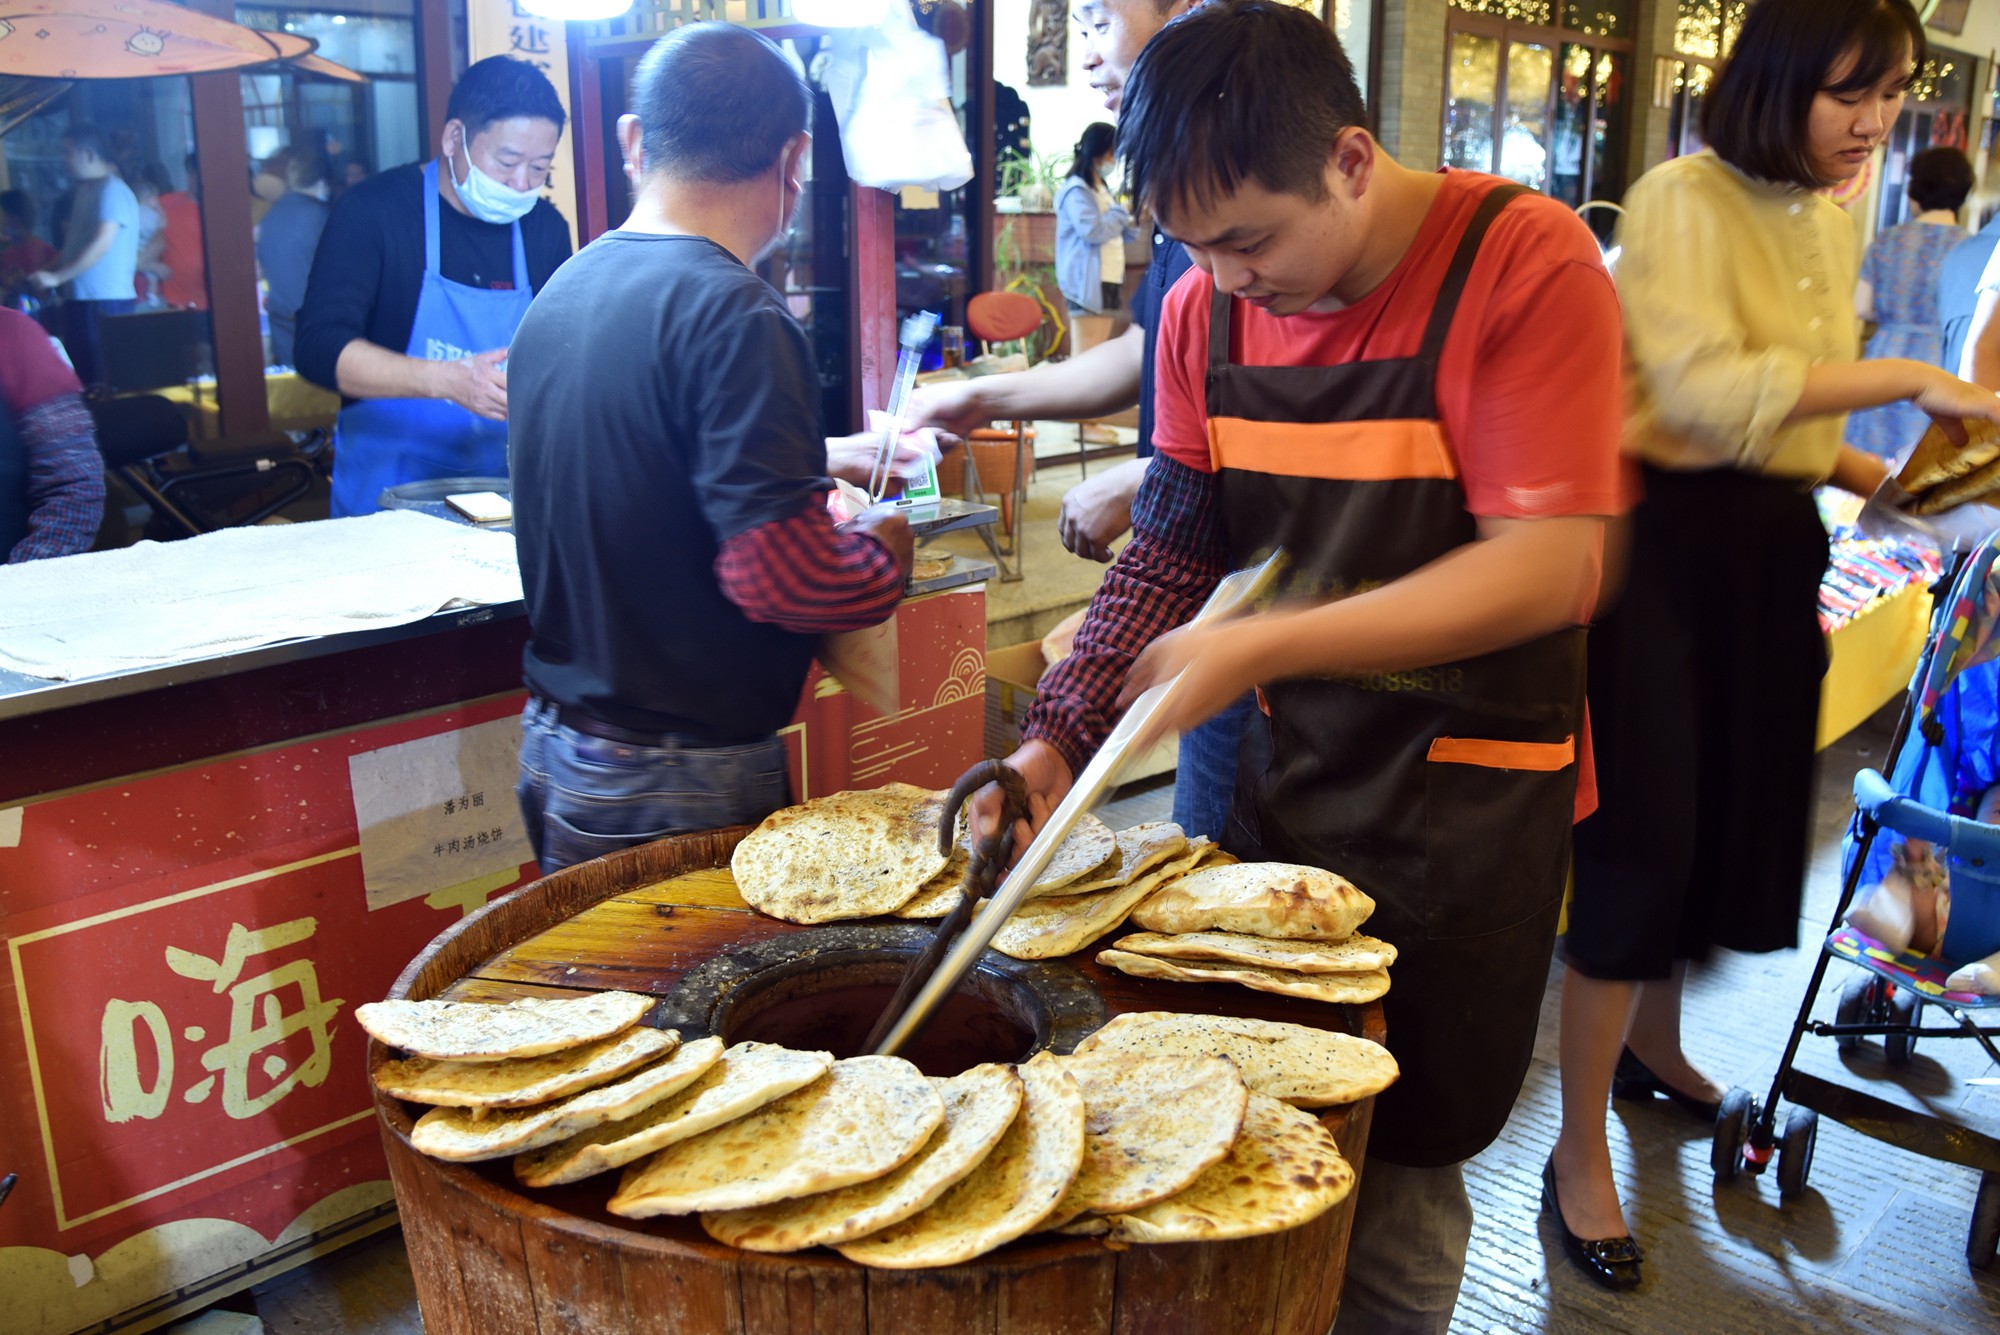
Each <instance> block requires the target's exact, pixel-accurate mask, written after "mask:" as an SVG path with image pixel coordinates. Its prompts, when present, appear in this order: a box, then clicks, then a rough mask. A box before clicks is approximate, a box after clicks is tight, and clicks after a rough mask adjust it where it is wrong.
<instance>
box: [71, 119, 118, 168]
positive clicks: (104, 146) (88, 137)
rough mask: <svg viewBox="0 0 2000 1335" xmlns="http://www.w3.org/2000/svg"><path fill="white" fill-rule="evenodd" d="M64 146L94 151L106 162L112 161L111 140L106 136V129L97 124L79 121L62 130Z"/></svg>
mask: <svg viewBox="0 0 2000 1335" xmlns="http://www.w3.org/2000/svg"><path fill="white" fill-rule="evenodd" d="M62 142H63V147H64V148H74V149H76V150H77V151H79V152H83V153H94V154H96V155H97V156H98V157H99V158H101V159H103V160H104V161H105V162H109V161H111V142H110V140H108V139H106V138H105V137H104V131H102V130H100V129H98V128H97V127H96V126H95V125H86V124H84V123H82V122H78V123H77V124H75V125H72V126H70V127H69V128H68V129H67V130H64V131H63V132H62Z"/></svg>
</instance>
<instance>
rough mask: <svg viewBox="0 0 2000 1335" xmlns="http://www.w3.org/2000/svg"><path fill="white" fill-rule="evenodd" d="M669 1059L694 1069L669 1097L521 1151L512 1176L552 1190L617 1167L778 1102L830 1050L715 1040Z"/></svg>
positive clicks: (825, 1060)
mask: <svg viewBox="0 0 2000 1335" xmlns="http://www.w3.org/2000/svg"><path fill="white" fill-rule="evenodd" d="M675 1055H676V1057H682V1056H685V1057H687V1058H688V1060H689V1061H690V1063H695V1062H699V1063H700V1064H699V1065H698V1066H697V1067H696V1069H695V1073H694V1075H693V1076H691V1077H690V1078H689V1080H688V1082H687V1083H686V1084H685V1085H683V1086H682V1087H681V1088H680V1089H679V1090H677V1091H675V1093H674V1094H673V1096H672V1097H670V1098H667V1099H663V1100H661V1101H660V1102H658V1103H656V1104H654V1105H653V1106H651V1107H649V1108H647V1109H645V1110H644V1111H642V1112H641V1113H639V1114H638V1115H637V1116H635V1117H628V1118H625V1119H623V1120H621V1121H617V1122H611V1123H607V1124H605V1125H603V1126H598V1127H595V1128H592V1129H591V1130H588V1131H585V1132H583V1133H582V1134H580V1135H576V1136H572V1137H570V1138H569V1139H567V1140H564V1141H562V1142H561V1143H560V1144H555V1145H551V1146H549V1147H548V1148H547V1149H545V1150H542V1151H540V1152H538V1153H535V1154H524V1155H522V1156H521V1157H520V1158H518V1159H516V1160H515V1161H514V1176H515V1177H516V1178H519V1179H520V1181H521V1182H522V1183H523V1184H524V1185H526V1186H530V1187H553V1186H558V1185H560V1184H562V1183H564V1182H579V1181H581V1180H583V1179H584V1178H586V1177H590V1176H592V1175H594V1174H597V1173H602V1172H605V1171H607V1170H609V1169H613V1168H622V1167H624V1166H625V1165H626V1164H628V1163H631V1162H632V1161H633V1160H634V1159H640V1158H644V1157H645V1156H646V1155H648V1154H651V1153H653V1152H654V1151H656V1150H660V1149H664V1148H665V1147H667V1146H668V1145H672V1144H674V1143H676V1142H678V1141H682V1140H686V1139H688V1138H689V1137H691V1136H698V1135H700V1134H701V1133H702V1132H704V1131H707V1130H709V1129H710V1128H712V1127H717V1126H721V1125H722V1124H723V1123H724V1122H732V1121H735V1120H736V1119H737V1118H739V1117H741V1116H743V1115H744V1114H746V1113H750V1112H754V1111H755V1110H756V1109H758V1108H761V1107H763V1106H764V1105H765V1104H767V1103H769V1102H771V1101H772V1100H773V1099H778V1098H783V1097H784V1096H785V1095H787V1094H789V1093H791V1092H792V1091H793V1090H795V1089H799V1088H801V1087H803V1086H805V1085H809V1084H811V1083H812V1082H813V1081H815V1080H817V1079H819V1078H820V1077H821V1076H823V1075H825V1074H826V1071H827V1068H828V1067H830V1066H832V1065H833V1054H832V1053H830V1052H793V1051H792V1050H791V1049H789V1048H782V1047H779V1046H778V1045H777V1044H775V1043H738V1044H736V1045H735V1046H734V1047H731V1048H729V1049H728V1050H727V1051H724V1049H723V1046H722V1040H721V1039H719V1038H704V1039H702V1040H701V1041H700V1042H697V1043H690V1044H688V1045H687V1046H686V1047H685V1048H682V1049H681V1051H680V1052H679V1053H677V1054H675Z"/></svg>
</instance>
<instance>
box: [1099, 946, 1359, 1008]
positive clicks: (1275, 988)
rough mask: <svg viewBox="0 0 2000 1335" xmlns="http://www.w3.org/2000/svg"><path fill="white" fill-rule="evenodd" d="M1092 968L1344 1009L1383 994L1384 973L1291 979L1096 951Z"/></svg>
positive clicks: (1250, 969)
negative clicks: (1238, 987)
mask: <svg viewBox="0 0 2000 1335" xmlns="http://www.w3.org/2000/svg"><path fill="white" fill-rule="evenodd" d="M1097 962H1098V963H1099V964H1102V965H1105V966H1107V967H1109V968H1113V969H1116V970H1118V972H1120V973H1128V974H1131V975H1132V976H1133V977H1134V978H1168V979H1172V980H1173V981H1174V982H1177V983H1241V984H1242V985H1243V986H1244V987H1247V988H1251V989H1252V990H1254V991H1258V992H1275V993H1277V994H1278V995H1280V996H1286V997H1304V998H1306V999H1307V1000H1308V1001H1328V1002H1334V1003H1338V1004H1342V1005H1349V1006H1356V1005H1360V1004H1361V1003H1362V1002H1364V1001H1373V1000H1375V998H1377V997H1379V996H1381V995H1383V994H1384V993H1385V992H1387V991H1388V990H1389V971H1388V970H1387V969H1370V970H1368V971H1367V972H1366V973H1293V972H1292V971H1291V970H1289V969H1260V968H1258V967H1257V966H1256V965H1254V964H1224V963H1222V962H1221V961H1214V962H1209V961H1201V960H1160V959H1154V958H1153V957H1152V956H1151V955H1134V954H1131V953H1129V952H1127V951H1123V950H1100V951H1098V952H1097Z"/></svg>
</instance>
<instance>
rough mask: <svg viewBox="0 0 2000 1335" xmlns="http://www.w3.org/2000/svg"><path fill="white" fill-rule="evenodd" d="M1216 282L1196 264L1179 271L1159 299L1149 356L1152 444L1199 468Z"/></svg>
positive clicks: (1203, 466)
mask: <svg viewBox="0 0 2000 1335" xmlns="http://www.w3.org/2000/svg"><path fill="white" fill-rule="evenodd" d="M1214 292H1215V284H1214V283H1213V282H1211V281H1210V280H1209V276H1208V275H1207V274H1206V273H1205V272H1203V271H1202V270H1200V269H1189V270H1188V271H1187V272H1186V273H1184V274H1182V275H1181V278H1180V281H1179V282H1177V283H1175V284H1174V286H1173V289H1172V290H1171V291H1169V292H1168V293H1167V295H1166V297H1165V299H1164V300H1163V301H1162V302H1161V303H1160V338H1159V346H1158V348H1157V349H1156V351H1155V356H1154V361H1153V448H1154V449H1156V450H1158V451H1159V452H1160V453H1161V454H1164V455H1166V456H1167V457H1168V458H1169V459H1172V460H1174V461H1175V462H1177V463H1183V464H1186V465H1187V466H1188V467H1189V468H1192V469H1195V470H1196V471H1198V472H1203V473H1212V472H1214V471H1215V465H1214V463H1213V462H1211V461H1210V458H1209V453H1208V317H1209V311H1210V309H1211V308H1210V306H1209V301H1210V299H1211V297H1212V295H1213V293H1214Z"/></svg>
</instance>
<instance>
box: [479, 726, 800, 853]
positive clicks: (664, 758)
mask: <svg viewBox="0 0 2000 1335" xmlns="http://www.w3.org/2000/svg"><path fill="white" fill-rule="evenodd" d="M514 792H515V795H516V796H518V797H519V798H520V799H521V814H522V815H523V816H525V817H526V818H527V825H528V839H529V842H531V843H532V844H533V845H534V848H535V859H536V861H538V862H540V863H541V866H542V874H543V875H544V876H546V875H548V874H550V873H552V872H557V871H560V870H562V869H563V868H564V867H568V866H571V865H573V864H575V863H578V862H587V861H589V860H590V859H591V858H595V857H602V856H603V855H604V854H606V853H615V852H617V851H618V850H619V849H621V848H630V847H632V846H633V845H634V844H643V843H648V842H650V841H652V840H654V839H664V838H666V837H667V836H668V835H671V834H690V833H693V832H695V831H697V830H713V829H717V828H720V827H721V826H725V825H755V824H756V823H757V822H758V821H760V820H763V819H764V817H766V816H768V815H770V814H771V813H772V812H773V811H776V810H777V809H778V808H779V807H782V806H784V805H785V804H786V803H787V802H789V801H790V800H791V799H790V796H789V793H790V783H789V781H788V779H787V776H786V773H785V744H784V743H783V742H782V741H780V740H779V739H778V738H776V737H767V738H765V739H764V740H763V741H760V742H750V743H748V744H746V745H742V746H724V747H695V746H684V745H679V744H671V745H662V746H627V745H625V744H623V743H621V742H611V741H606V740H604V739H603V738H601V737H591V736H588V735H587V734H584V733H580V732H578V731H576V730H575V729H574V728H565V727H564V726H562V724H560V723H558V722H556V710H555V706H553V705H550V704H546V703H544V702H542V701H539V700H532V699H531V700H529V701H528V707H527V708H526V709H525V710H523V711H522V714H521V782H520V784H519V786H518V787H516V788H515V790H514Z"/></svg>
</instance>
